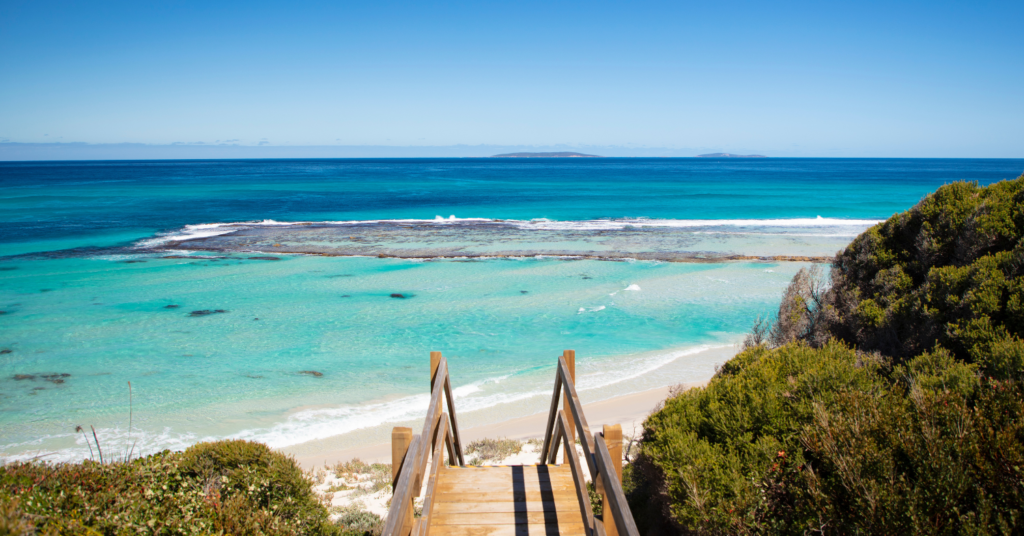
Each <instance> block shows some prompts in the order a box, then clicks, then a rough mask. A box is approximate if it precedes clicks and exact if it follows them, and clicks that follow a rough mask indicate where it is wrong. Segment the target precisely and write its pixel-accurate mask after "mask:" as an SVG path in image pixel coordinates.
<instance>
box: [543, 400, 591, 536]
mask: <svg viewBox="0 0 1024 536" xmlns="http://www.w3.org/2000/svg"><path fill="white" fill-rule="evenodd" d="M568 429H569V423H568V421H567V420H566V418H565V412H563V411H559V412H558V420H556V421H555V430H554V439H555V441H557V440H558V439H559V438H561V440H562V448H564V449H565V451H566V452H571V453H572V454H570V455H569V467H570V469H571V470H572V480H573V482H574V483H575V484H576V498H577V499H578V500H579V502H580V515H581V516H582V517H583V524H584V525H586V526H587V532H591V531H592V530H593V528H594V510H593V509H592V508H591V507H590V492H588V491H587V484H586V480H585V479H584V478H583V468H582V467H580V459H579V458H578V457H576V456H575V454H576V449H575V445H574V444H573V441H572V440H571V439H569V434H568V433H566V431H567V430H568ZM557 459H558V449H557V448H553V449H551V454H550V456H549V457H548V463H555V461H556V460H557Z"/></svg>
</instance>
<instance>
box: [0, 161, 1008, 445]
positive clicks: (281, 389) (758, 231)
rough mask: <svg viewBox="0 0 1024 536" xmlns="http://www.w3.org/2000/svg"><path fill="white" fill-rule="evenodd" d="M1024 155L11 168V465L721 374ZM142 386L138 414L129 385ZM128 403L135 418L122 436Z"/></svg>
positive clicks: (1, 363) (0, 404)
mask: <svg viewBox="0 0 1024 536" xmlns="http://www.w3.org/2000/svg"><path fill="white" fill-rule="evenodd" d="M1022 171H1024V160H953V159H949V160H943V159H937V160H936V159H928V160H913V159H907V160H898V159H884V160H873V159H776V158H771V159H756V160H755V159H751V160H746V159H693V158H679V159H669V158H658V159H654V158H652V159H641V158H628V159H618V158H606V159H515V160H510V159H424V160H416V159H393V160H276V161H275V160H270V161H268V160H241V161H147V162H35V163H33V162H27V163H22V162H19V163H0V208H2V210H0V459H5V460H15V459H27V458H32V457H36V456H44V457H45V459H51V460H73V459H82V458H85V457H88V456H89V455H90V454H89V450H88V448H87V446H86V444H85V441H84V439H83V437H82V435H81V434H80V433H76V432H75V427H76V426H79V425H81V426H84V427H86V429H88V427H89V426H95V427H96V430H97V433H98V435H99V437H100V440H101V443H102V444H103V445H104V446H105V447H106V448H109V449H110V450H111V451H123V450H124V449H125V448H126V447H127V446H128V445H131V444H135V445H136V447H135V452H136V453H138V452H141V453H143V454H148V453H152V452H155V451H159V450H162V449H165V448H170V449H181V448H185V447H187V446H188V445H190V444H192V443H195V442H197V441H201V440H205V439H213V438H224V437H240V438H247V439H254V440H259V441H264V442H267V443H268V444H270V445H271V446H274V447H279V448H286V449H304V452H310V451H314V452H315V450H316V448H318V447H317V445H328V444H329V445H332V446H338V445H341V446H358V445H359V444H361V443H366V442H372V441H378V440H383V441H386V434H387V431H389V430H390V427H391V426H393V425H396V424H399V423H407V422H414V421H418V420H420V419H422V413H423V412H424V411H425V408H426V400H427V389H428V372H427V364H428V353H429V352H430V351H431V350H438V351H442V352H443V353H444V354H445V355H446V356H447V357H448V359H449V366H450V370H451V377H452V381H453V384H454V387H455V390H456V406H457V409H458V410H459V412H460V421H463V422H465V423H468V424H485V423H491V422H498V421H500V420H503V419H506V418H509V417H512V416H521V415H524V414H528V413H531V412H540V411H543V410H544V408H545V404H546V403H547V399H548V397H549V396H550V389H551V382H552V380H553V374H554V363H555V357H556V356H557V355H558V354H560V353H561V351H562V350H563V349H569V348H571V349H575V350H576V351H577V374H578V379H577V383H578V384H579V388H580V395H581V397H582V398H583V399H584V401H585V402H591V401H596V400H600V399H604V398H609V397H612V396H618V395H624V394H629V393H633V392H638V391H642V390H646V389H651V388H656V387H662V386H666V385H673V384H677V383H684V382H698V381H704V380H706V379H708V378H710V377H711V375H713V374H714V371H715V367H716V365H719V364H720V363H719V362H718V360H720V359H721V357H720V356H721V355H722V352H721V350H722V349H729V348H735V346H736V345H737V344H738V343H739V342H740V341H741V340H742V338H743V336H744V333H745V332H746V331H747V330H749V328H750V326H751V325H752V323H753V322H754V319H755V318H756V317H757V316H758V315H759V314H761V315H763V314H769V313H771V312H772V311H773V310H774V309H775V308H777V306H778V302H779V299H780V297H781V293H782V291H783V290H784V289H785V287H786V285H787V283H788V282H789V280H790V278H791V277H792V276H793V274H795V273H796V272H797V271H798V270H799V269H800V268H802V267H805V266H807V265H808V264H809V263H810V262H812V261H820V260H822V259H823V258H826V257H828V256H830V255H832V254H834V253H835V252H836V251H837V250H839V249H841V248H843V247H844V246H845V245H846V244H848V243H849V241H850V240H852V239H853V237H855V236H856V235H857V234H859V233H860V232H863V231H864V230H865V229H867V228H868V227H870V226H871V225H873V224H874V223H876V222H878V221H880V220H884V219H885V218H887V217H889V216H891V215H892V214H894V213H896V212H899V211H903V210H906V209H908V208H910V207H911V206H913V205H914V204H915V203H916V202H917V201H919V200H920V199H921V198H922V197H923V196H924V195H926V194H928V193H929V192H931V191H934V190H935V189H936V188H938V187H939V186H941V185H942V184H945V183H948V182H952V181H957V180H970V181H977V182H979V183H981V184H990V183H992V182H995V181H999V180H1003V179H1011V178H1015V177H1017V176H1019V175H1020V174H1021V172H1022ZM129 382H131V406H130V408H129V387H128V384H129ZM129 413H130V423H131V424H130V426H129Z"/></svg>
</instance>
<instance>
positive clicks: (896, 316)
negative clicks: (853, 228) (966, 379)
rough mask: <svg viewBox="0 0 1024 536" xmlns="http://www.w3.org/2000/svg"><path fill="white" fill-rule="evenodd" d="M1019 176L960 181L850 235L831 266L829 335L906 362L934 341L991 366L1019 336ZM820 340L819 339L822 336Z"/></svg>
mask: <svg viewBox="0 0 1024 536" xmlns="http://www.w3.org/2000/svg"><path fill="white" fill-rule="evenodd" d="M1022 238H1024V176H1022V177H1020V178H1017V179H1015V180H1010V181H1002V182H998V183H995V184H992V185H991V186H988V187H979V186H978V185H977V184H975V183H965V182H958V183H953V184H948V185H946V186H943V187H941V188H939V189H938V190H937V191H936V192H935V193H933V194H931V195H929V196H927V197H926V198H925V199H923V200H922V201H921V202H920V203H919V204H918V205H917V206H915V207H914V208H912V209H910V210H909V211H907V212H905V213H902V214H897V215H895V216H893V217H892V218H889V219H888V220H886V221H885V222H883V223H881V224H879V225H876V226H875V227H872V228H871V229H869V230H868V231H867V232H865V233H864V234H862V235H860V236H859V237H857V238H856V239H855V240H854V241H853V243H851V244H850V245H849V246H848V247H847V248H846V249H845V250H844V251H842V252H840V253H839V254H838V255H837V257H836V259H835V261H834V262H833V265H832V274H831V279H832V288H831V290H830V291H829V292H828V295H827V296H826V298H825V300H824V308H825V309H827V311H825V314H824V316H825V317H826V318H824V322H823V326H822V328H821V330H822V331H823V332H824V333H825V334H826V337H825V338H827V337H830V336H835V337H838V338H840V339H842V340H844V341H846V342H847V343H848V344H851V345H856V346H857V347H858V348H860V349H862V350H868V351H880V352H882V353H884V354H886V355H889V356H892V357H894V358H896V359H906V358H910V357H913V356H915V355H918V354H920V353H922V352H924V351H927V350H930V349H931V348H932V347H934V346H935V345H936V344H940V345H942V346H943V347H945V348H947V349H948V350H950V351H951V352H953V355H954V356H955V357H956V358H957V359H960V360H963V361H968V362H977V363H982V364H983V365H984V366H985V367H986V372H987V373H988V374H990V375H995V376H997V377H1002V378H1006V377H1008V375H1014V374H1017V373H1019V371H1020V370H1021V368H1020V364H1019V357H1018V358H1017V359H1018V362H1017V365H1016V368H1015V370H1006V369H1003V368H1000V367H1003V366H1005V365H1007V364H1012V359H1011V361H1010V362H999V363H991V364H990V363H988V361H989V358H990V356H991V355H992V353H993V351H994V350H995V349H997V348H999V349H1001V350H1005V349H1007V348H1010V349H1012V348H1014V347H1016V348H1017V350H1016V352H1017V353H1016V355H1018V356H1019V355H1020V350H1019V348H1020V344H1021V339H1022V338H1024V241H1022ZM819 339H820V337H819Z"/></svg>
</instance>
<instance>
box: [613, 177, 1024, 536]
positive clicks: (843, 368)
mask: <svg viewBox="0 0 1024 536" xmlns="http://www.w3.org/2000/svg"><path fill="white" fill-rule="evenodd" d="M1022 237H1024V176H1022V177H1020V178H1017V179H1015V180H1009V181H1003V182H999V183H996V184H993V185H991V186H988V187H980V186H978V185H977V184H973V183H965V182H959V183H953V184H948V185H946V186H943V187H941V188H940V189H939V190H937V191H936V192H934V193H933V194H930V195H929V196H927V197H926V198H925V199H923V200H922V201H921V202H920V203H919V204H918V205H917V206H915V207H913V208H912V209H911V210H908V211H907V212H904V213H901V214H896V215H894V216H893V217H891V218H889V219H888V220H887V221H885V222H883V223H881V224H878V225H876V226H874V227H873V228H871V229H869V230H868V231H866V232H865V233H863V234H862V235H860V236H859V237H857V238H856V239H855V240H854V241H853V242H852V243H851V244H850V245H849V246H848V247H847V248H846V249H845V250H843V251H841V252H840V253H839V254H837V256H836V258H835V260H834V262H833V263H832V266H831V269H830V270H829V271H828V273H827V274H825V273H824V272H823V271H822V270H821V269H820V268H815V269H811V270H803V271H801V272H800V273H798V274H797V275H796V276H795V277H794V279H793V281H792V282H791V284H790V286H789V288H788V289H787V291H786V293H785V295H784V296H783V300H782V303H781V305H780V308H779V311H778V314H777V315H775V316H774V317H773V318H770V319H769V320H767V321H763V320H759V321H758V323H757V324H756V325H755V326H754V329H753V331H752V333H751V334H750V336H749V337H748V338H747V341H746V344H745V346H746V349H745V351H743V352H742V353H741V354H739V355H738V356H736V357H735V358H734V359H732V360H730V361H729V362H727V363H726V364H724V365H723V366H722V367H721V369H720V370H719V371H718V372H717V374H716V375H715V377H714V378H713V379H712V380H711V382H710V383H709V384H708V385H707V386H706V387H704V388H699V389H692V390H689V391H686V392H682V393H680V394H678V395H676V396H674V397H672V398H670V399H669V400H667V401H666V402H665V404H664V407H663V408H662V409H661V410H660V411H658V412H656V413H655V414H653V415H651V417H650V418H649V419H648V420H647V421H646V424H645V429H644V437H643V442H642V446H641V452H640V455H639V457H638V459H637V460H636V461H635V462H634V463H633V464H632V465H631V466H630V467H629V468H628V471H627V477H626V478H625V480H626V486H627V488H628V489H629V495H630V503H631V505H632V508H633V511H634V516H635V517H636V520H637V523H638V525H640V526H641V532H643V533H680V532H681V533H695V534H753V533H772V534H807V533H813V534H894V533H927V534H1001V533H1019V532H1020V531H1021V527H1022V526H1024V422H1022V418H1024V397H1022V395H1024V388H1022V381H1024V340H1022V339H1024V241H1022Z"/></svg>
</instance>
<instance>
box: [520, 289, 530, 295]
mask: <svg viewBox="0 0 1024 536" xmlns="http://www.w3.org/2000/svg"><path fill="white" fill-rule="evenodd" d="M519 293H520V294H529V293H530V291H529V290H520V291H519Z"/></svg>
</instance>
